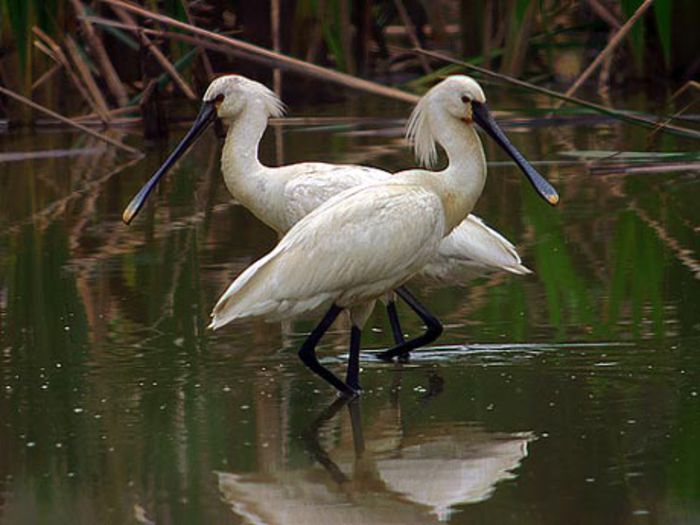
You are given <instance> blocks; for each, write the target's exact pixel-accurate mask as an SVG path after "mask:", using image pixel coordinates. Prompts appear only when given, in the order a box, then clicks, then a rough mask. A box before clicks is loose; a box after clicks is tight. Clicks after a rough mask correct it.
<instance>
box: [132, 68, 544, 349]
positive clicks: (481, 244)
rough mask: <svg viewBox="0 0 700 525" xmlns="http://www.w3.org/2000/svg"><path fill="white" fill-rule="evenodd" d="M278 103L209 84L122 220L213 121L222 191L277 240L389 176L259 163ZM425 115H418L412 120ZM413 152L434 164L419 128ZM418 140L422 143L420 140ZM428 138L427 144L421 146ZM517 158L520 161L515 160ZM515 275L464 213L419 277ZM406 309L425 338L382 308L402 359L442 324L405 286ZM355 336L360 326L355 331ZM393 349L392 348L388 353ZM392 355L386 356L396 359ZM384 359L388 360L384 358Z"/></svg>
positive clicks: (486, 232)
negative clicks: (327, 205) (221, 136)
mask: <svg viewBox="0 0 700 525" xmlns="http://www.w3.org/2000/svg"><path fill="white" fill-rule="evenodd" d="M282 113H283V104H282V102H281V101H280V100H279V98H277V96H276V95H275V94H274V93H273V92H272V91H270V90H269V89H268V88H266V87H265V86H263V85H262V84H260V83H258V82H255V81H253V80H249V79H247V78H245V77H242V76H239V75H226V76H223V77H220V78H218V79H216V80H214V81H213V82H212V84H211V85H210V86H209V88H208V90H207V92H206V94H205V96H204V103H203V106H202V110H201V111H200V114H199V116H198V117H197V119H196V120H195V122H194V124H193V126H192V128H191V129H190V131H189V132H188V133H187V134H186V135H185V137H184V138H183V139H182V141H181V142H180V144H179V145H178V146H177V147H176V148H175V150H174V151H173V153H172V154H171V155H170V156H169V157H168V159H166V161H165V162H164V163H163V165H162V166H161V167H160V168H159V169H158V171H157V172H156V173H155V174H154V175H153V177H152V178H151V180H149V181H148V183H147V184H146V185H144V187H143V188H142V189H141V191H139V193H138V194H137V195H136V196H135V197H134V198H133V199H132V201H131V203H130V204H129V206H128V207H127V208H126V210H125V211H124V216H123V218H124V221H125V222H126V223H127V224H128V223H129V222H131V221H132V220H133V218H134V217H135V216H136V214H137V213H138V211H139V210H140V209H141V207H142V206H143V204H144V203H145V201H146V198H147V197H148V195H149V194H150V192H151V191H152V190H153V188H154V187H155V186H156V184H157V183H158V181H159V180H160V178H161V177H162V176H163V175H164V174H165V173H166V172H167V171H168V170H169V169H170V168H171V167H172V166H173V165H174V164H175V162H176V161H177V159H178V158H179V157H180V156H181V155H182V154H184V152H185V151H186V150H187V148H188V147H189V146H190V145H191V144H192V143H193V142H194V141H195V140H196V139H197V138H198V137H199V136H201V134H202V132H203V130H204V129H205V128H206V127H207V125H208V124H209V123H211V122H213V120H214V118H215V117H217V116H218V117H219V118H221V119H222V120H223V121H224V122H225V123H226V124H227V125H228V132H227V135H226V141H225V143H224V147H223V152H222V171H223V175H224V180H225V183H226V186H227V188H228V189H229V191H230V192H231V194H232V195H233V196H234V198H235V199H236V200H238V201H239V202H240V203H241V204H243V205H244V206H245V207H246V208H248V209H249V210H250V211H251V212H252V213H253V214H254V215H255V216H256V217H258V218H259V219H260V220H261V221H262V222H264V223H265V224H267V225H268V226H269V227H271V228H272V229H274V230H275V231H276V232H277V233H278V234H279V235H280V236H281V235H283V234H284V233H286V232H287V231H288V230H289V229H290V228H291V227H292V225H294V224H295V223H296V222H297V221H299V219H301V218H302V217H304V216H305V215H306V214H308V213H309V212H310V211H311V210H313V209H315V208H316V207H318V206H319V205H320V204H322V203H323V202H325V201H326V200H328V199H329V198H330V197H332V196H334V195H336V194H338V193H340V192H342V191H344V190H347V189H349V188H352V187H355V186H359V185H364V184H370V183H374V182H382V181H387V180H389V178H390V177H391V174H390V173H388V172H386V171H383V170H379V169H376V168H369V167H365V166H355V165H338V164H328V163H321V162H302V163H297V164H291V165H287V166H281V167H267V166H264V165H263V164H262V163H261V162H260V160H259V159H258V146H259V143H260V140H261V138H262V135H263V133H264V132H265V129H266V127H267V121H268V118H269V117H275V116H280V115H281V114H282ZM423 113H424V112H418V111H417V112H416V113H415V115H416V118H415V119H414V120H413V122H414V123H417V122H418V119H417V117H418V116H419V115H421V114H423ZM410 129H411V130H412V131H411V135H410V137H409V138H411V137H412V138H414V139H416V140H414V146H415V147H416V151H417V152H419V153H420V154H421V156H422V157H423V160H425V161H430V162H432V160H434V151H435V150H434V146H432V149H431V146H430V145H429V142H430V140H431V139H430V137H429V136H427V135H425V134H424V133H423V134H422V135H421V136H420V137H419V136H418V135H416V133H417V131H418V130H419V126H417V125H413V126H412V127H411V128H410ZM419 139H420V140H419ZM426 141H427V142H426ZM516 161H517V159H516ZM497 270H502V271H508V272H511V273H514V274H526V273H530V270H528V269H527V268H526V267H525V266H523V265H522V263H521V260H520V257H519V255H518V253H517V252H516V251H515V248H514V247H513V245H512V244H511V243H510V242H509V241H508V240H507V239H505V238H504V237H503V236H501V235H500V234H499V233H498V232H496V231H494V230H493V229H491V228H489V227H488V226H487V225H486V224H484V223H483V222H482V221H481V220H480V219H479V218H478V217H476V216H474V215H469V216H467V218H466V219H465V220H464V221H462V222H461V223H460V224H459V225H458V226H457V227H456V228H455V229H454V230H453V232H452V233H451V234H450V235H449V236H448V237H446V238H445V239H444V240H443V241H442V242H441V244H440V246H439V247H438V250H437V252H436V254H435V255H434V257H433V258H432V259H431V260H430V262H429V263H428V264H427V265H426V266H425V267H424V268H423V270H422V272H421V275H423V276H425V277H427V278H429V279H432V280H437V281H439V282H441V283H449V284H464V283H465V282H466V281H468V280H470V279H473V278H475V277H477V276H479V275H483V274H485V273H489V272H492V271H497ZM398 292H399V294H400V295H402V296H403V297H404V299H405V300H406V301H407V303H408V304H409V306H410V307H411V308H413V309H414V310H415V311H416V312H417V313H418V314H419V315H420V316H421V318H422V319H423V320H424V321H425V322H426V325H427V330H426V332H425V333H424V334H421V335H420V336H418V337H416V338H414V339H412V340H410V341H404V339H403V333H402V330H401V327H400V324H399V320H398V316H397V315H396V306H395V303H394V300H393V293H389V294H388V301H387V310H388V313H389V320H390V323H391V328H392V332H393V335H394V338H395V340H396V343H397V345H400V346H399V347H397V348H400V349H401V351H402V352H403V354H402V355H406V354H407V352H409V351H410V350H412V349H414V348H417V347H418V346H422V345H424V344H429V343H430V342H432V341H433V340H435V339H436V338H437V337H438V336H439V334H440V332H441V330H442V326H441V325H440V323H439V321H438V320H437V319H435V317H433V316H432V315H430V314H429V313H428V312H427V311H426V310H425V308H423V307H422V306H421V305H420V303H418V301H417V300H416V299H415V298H414V297H412V296H411V295H410V293H409V292H408V290H406V289H405V287H401V288H400V289H399V290H398ZM353 332H354V334H355V336H358V335H359V327H353ZM392 350H394V349H392ZM396 353H397V352H395V351H393V352H392V353H391V355H396ZM386 355H389V354H388V353H387V354H386Z"/></svg>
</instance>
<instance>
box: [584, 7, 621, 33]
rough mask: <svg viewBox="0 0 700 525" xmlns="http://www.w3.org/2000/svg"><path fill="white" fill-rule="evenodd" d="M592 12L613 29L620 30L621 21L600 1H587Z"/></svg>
mask: <svg viewBox="0 0 700 525" xmlns="http://www.w3.org/2000/svg"><path fill="white" fill-rule="evenodd" d="M587 2H588V5H589V6H590V7H591V10H592V11H593V12H594V13H595V14H596V15H598V16H599V17H600V18H602V19H603V20H605V22H606V23H607V24H608V25H609V26H610V27H612V28H613V29H620V21H619V20H618V19H617V17H616V16H615V15H613V14H612V13H611V12H610V11H609V10H608V8H607V7H605V6H604V5H603V4H601V3H600V2H599V0H587Z"/></svg>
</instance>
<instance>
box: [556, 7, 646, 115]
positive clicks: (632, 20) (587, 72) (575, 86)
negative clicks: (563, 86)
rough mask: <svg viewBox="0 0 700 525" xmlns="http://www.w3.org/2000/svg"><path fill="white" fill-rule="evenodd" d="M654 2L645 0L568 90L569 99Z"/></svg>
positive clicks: (561, 102) (559, 104)
mask: <svg viewBox="0 0 700 525" xmlns="http://www.w3.org/2000/svg"><path fill="white" fill-rule="evenodd" d="M653 2H654V0H644V3H643V4H642V5H640V6H639V8H637V10H636V11H635V12H634V14H633V15H632V16H631V17H630V18H629V20H627V22H625V23H624V25H623V26H622V27H621V28H620V29H619V30H618V31H617V33H615V36H613V37H612V38H611V39H610V41H609V42H608V45H607V46H605V48H604V49H603V50H602V51H601V52H600V53H599V54H598V56H596V57H595V60H593V62H591V63H590V65H589V66H588V67H587V68H586V70H585V71H584V72H583V73H581V76H579V77H578V78H577V79H576V82H574V83H573V84H572V85H571V87H570V88H569V89H567V90H566V93H564V95H566V96H567V97H570V96H571V95H573V94H574V93H576V91H577V90H578V88H579V87H581V84H583V83H584V82H585V81H586V80H588V77H590V76H591V74H592V73H593V72H594V71H595V70H596V69H597V68H598V66H599V65H600V64H602V63H603V61H604V60H605V59H606V57H607V56H608V55H609V54H610V53H612V52H613V51H614V50H615V48H616V47H617V46H618V45H619V44H620V42H622V39H623V38H625V37H626V36H627V33H629V32H630V30H631V29H632V27H633V26H634V24H635V22H637V20H639V18H640V17H641V16H642V15H643V14H644V13H645V12H646V10H647V9H649V7H651V4H652V3H653ZM564 102H565V99H560V102H559V103H557V105H555V106H554V107H555V109H559V108H560V107H561V106H562V104H564Z"/></svg>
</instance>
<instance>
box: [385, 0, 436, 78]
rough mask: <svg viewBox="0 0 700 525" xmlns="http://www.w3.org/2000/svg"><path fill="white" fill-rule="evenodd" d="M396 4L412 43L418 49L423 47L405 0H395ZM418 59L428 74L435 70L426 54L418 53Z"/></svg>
mask: <svg viewBox="0 0 700 525" xmlns="http://www.w3.org/2000/svg"><path fill="white" fill-rule="evenodd" d="M394 5H395V6H396V12H397V13H398V14H399V17H400V18H401V21H402V22H403V25H404V27H405V28H406V33H407V34H408V38H409V40H410V41H411V44H412V45H413V47H415V48H416V49H423V46H421V44H420V40H418V36H417V35H416V28H415V27H413V22H411V17H409V16H408V11H406V6H405V5H404V3H403V0H394ZM418 59H419V60H420V64H421V67H422V68H423V71H425V74H426V75H429V74H430V73H432V72H433V70H432V69H431V68H430V64H429V63H428V59H427V58H426V57H425V56H424V55H418Z"/></svg>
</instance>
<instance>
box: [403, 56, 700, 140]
mask: <svg viewBox="0 0 700 525" xmlns="http://www.w3.org/2000/svg"><path fill="white" fill-rule="evenodd" d="M415 52H416V53H423V54H425V55H427V56H429V57H432V58H435V59H436V60H442V61H444V62H451V63H453V64H458V65H460V66H462V67H464V68H465V69H469V70H472V71H476V72H478V73H481V74H482V75H485V76H488V77H492V78H497V79H499V80H502V81H504V82H507V83H509V84H512V85H514V86H518V87H521V88H524V89H527V90H528V91H535V92H537V93H543V94H545V95H548V96H550V97H552V98H556V99H558V100H564V101H566V102H571V103H572V104H576V105H578V106H583V107H586V108H590V109H592V110H594V111H597V112H598V113H603V114H604V115H609V116H611V117H613V118H615V119H618V120H623V121H625V122H629V123H632V124H637V125H639V126H644V127H646V128H650V129H653V130H658V131H664V132H666V133H670V134H672V135H677V136H679V137H685V138H690V139H695V140H700V131H696V130H694V129H690V128H682V127H680V126H674V125H671V124H665V123H663V122H657V121H654V120H652V119H648V118H645V117H641V116H639V115H634V114H631V113H629V112H625V111H619V110H616V109H611V108H607V107H605V106H601V105H600V104H596V103H594V102H588V101H587V100H583V99H580V98H576V97H571V96H569V95H566V94H564V93H559V92H558V91H554V90H551V89H547V88H544V87H542V86H538V85H536V84H531V83H530V82H525V81H524V80H519V79H517V78H513V77H511V76H508V75H504V74H503V73H496V72H494V71H490V70H488V69H484V68H483V67H479V66H475V65H473V64H470V63H469V62H465V61H464V60H458V59H456V58H452V57H450V56H447V55H445V54H443V53H436V52H434V51H425V50H422V49H416V50H415Z"/></svg>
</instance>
